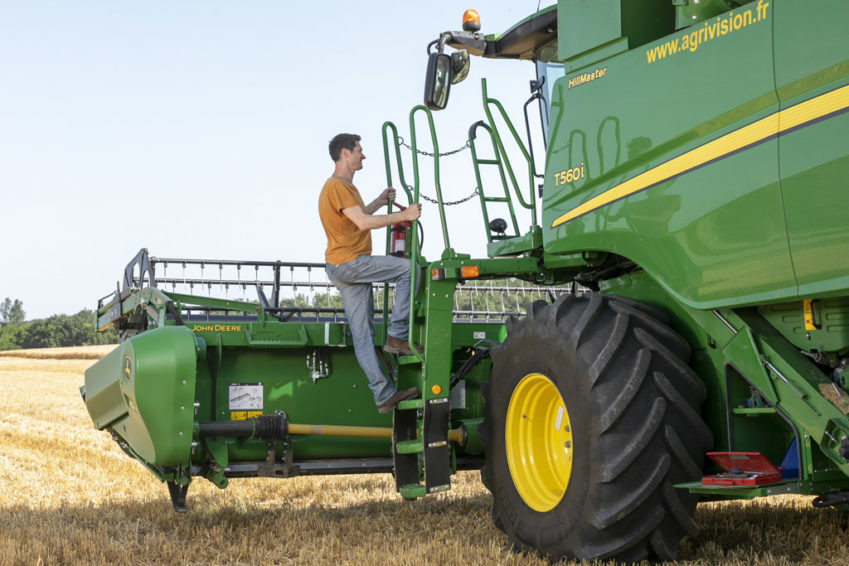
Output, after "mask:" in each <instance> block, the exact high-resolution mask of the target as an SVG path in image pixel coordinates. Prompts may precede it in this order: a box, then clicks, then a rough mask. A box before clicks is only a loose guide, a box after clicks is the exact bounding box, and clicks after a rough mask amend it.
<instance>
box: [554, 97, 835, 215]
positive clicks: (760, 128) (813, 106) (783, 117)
mask: <svg viewBox="0 0 849 566" xmlns="http://www.w3.org/2000/svg"><path fill="white" fill-rule="evenodd" d="M846 108H849V85H847V86H844V87H840V88H838V89H836V90H832V91H831V92H827V93H825V94H821V95H819V96H817V97H814V98H812V99H810V100H806V101H805V102H800V103H799V104H795V105H793V106H791V107H789V108H785V109H784V110H781V111H779V112H776V113H774V114H770V115H769V116H767V117H765V118H761V119H760V120H757V121H755V122H752V123H751V124H748V125H746V126H743V127H742V128H739V129H737V130H734V131H733V132H730V133H728V134H725V135H724V136H722V137H719V138H717V139H715V140H713V141H711V142H708V143H706V144H704V145H701V146H699V147H697V148H695V149H692V150H690V151H688V152H686V153H683V154H681V155H679V156H678V157H674V158H672V159H670V160H669V161H667V162H665V163H661V164H660V165H658V166H657V167H653V168H652V169H649V170H648V171H646V172H644V173H640V174H639V175H637V176H636V177H632V178H630V179H628V180H627V181H625V182H624V183H620V184H618V185H616V186H615V187H612V188H610V189H608V190H606V191H605V192H603V193H601V194H600V195H597V196H595V197H593V198H591V199H590V200H588V201H586V202H585V203H583V204H582V205H580V206H578V207H576V208H573V209H572V210H570V211H569V212H567V213H565V214H562V215H560V216H558V217H557V218H556V219H555V220H554V222H552V223H551V227H552V228H554V227H556V226H559V225H560V224H564V223H566V222H569V221H570V220H573V219H575V218H577V217H579V216H582V215H584V214H587V213H588V212H592V211H593V210H596V209H599V208H601V207H603V206H605V205H608V204H610V203H612V202H613V201H616V200H619V199H621V198H625V197H627V196H630V195H632V194H634V193H637V192H639V191H641V190H643V189H645V188H648V187H651V186H654V185H657V184H658V183H662V182H664V181H666V180H669V179H671V178H673V177H676V176H678V175H681V174H682V173H685V172H687V171H690V170H691V169H695V168H697V167H700V166H702V165H704V164H705V163H709V162H711V161H715V160H717V159H721V158H723V157H726V156H728V155H730V154H732V153H734V152H735V151H739V150H741V149H743V148H745V147H747V146H750V145H753V144H756V143H758V142H761V141H763V140H765V139H767V138H769V137H771V136H775V135H777V134H780V133H782V132H786V131H788V130H792V129H795V128H799V127H802V126H805V125H807V124H809V123H812V122H814V121H816V120H818V119H820V118H822V117H823V116H826V115H828V114H831V113H833V112H839V111H841V110H845V109H846Z"/></svg>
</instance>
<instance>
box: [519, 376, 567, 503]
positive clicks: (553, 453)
mask: <svg viewBox="0 0 849 566" xmlns="http://www.w3.org/2000/svg"><path fill="white" fill-rule="evenodd" d="M504 433H505V434H504V437H505V438H504V441H505V448H506V452H507V466H508V467H509V469H510V476H511V477H512V478H513V484H514V485H515V486H516V489H517V490H518V492H519V495H520V496H521V497H522V499H523V500H524V501H525V503H526V504H527V505H528V507H530V508H531V509H533V510H534V511H539V512H540V513H545V512H547V511H551V510H552V509H554V507H556V506H557V504H558V503H560V500H561V499H563V494H565V493H566V487H567V486H568V485H569V478H570V477H571V475H572V423H571V422H570V421H569V412H568V411H567V410H566V403H564V402H563V397H561V396H560V392H559V391H558V390H557V387H556V386H555V385H554V383H552V381H551V380H550V379H548V378H547V377H546V376H544V375H542V374H539V373H529V374H528V375H526V376H525V377H523V378H522V379H521V380H520V381H519V383H518V384H517V385H516V389H514V390H513V394H512V395H511V396H510V403H509V404H508V405H507V421H506V423H505V426H504Z"/></svg>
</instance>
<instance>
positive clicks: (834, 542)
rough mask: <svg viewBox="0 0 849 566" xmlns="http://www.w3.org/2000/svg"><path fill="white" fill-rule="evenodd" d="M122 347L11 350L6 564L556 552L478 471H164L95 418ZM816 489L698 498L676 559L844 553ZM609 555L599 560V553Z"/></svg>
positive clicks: (838, 528)
mask: <svg viewBox="0 0 849 566" xmlns="http://www.w3.org/2000/svg"><path fill="white" fill-rule="evenodd" d="M110 349H111V347H109V346H106V347H103V346H96V347H86V348H65V349H54V350H29V351H17V352H2V353H0V564H2V565H3V566H6V565H17V564H27V565H29V564H45V565H47V564H110V565H121V564H163V565H164V564H245V565H248V564H250V565H256V564H356V565H357V566H365V565H372V564H374V565H386V564H399V565H407V564H410V565H412V564H440V565H441V564H456V565H463V566H472V565H483V564H487V565H489V564H506V565H519V564H521V565H543V564H548V562H547V561H545V560H543V559H542V558H540V557H539V556H536V555H522V554H518V553H515V552H512V551H511V550H510V548H509V545H508V542H507V538H506V537H505V536H504V535H503V534H501V533H500V532H499V531H498V530H497V529H496V528H495V527H494V526H493V525H492V522H491V520H490V511H489V509H490V496H489V493H488V492H487V491H486V489H485V488H484V487H483V486H482V485H481V483H480V481H479V479H478V478H479V476H478V473H477V472H462V473H459V474H457V475H456V476H455V477H454V488H453V489H452V490H451V491H450V492H448V493H444V494H440V495H435V496H429V497H427V498H425V499H422V500H419V501H414V502H407V501H403V500H402V499H401V498H400V497H399V496H398V495H397V494H396V493H395V492H394V485H393V482H392V478H391V477H390V476H389V475H388V474H377V475H359V476H327V477H303V478H294V479H288V480H285V479H242V480H233V481H232V482H231V483H230V487H229V488H227V489H226V490H223V491H221V490H218V489H217V488H215V487H214V486H213V485H212V484H210V483H209V482H206V481H205V480H197V481H195V482H193V483H192V486H191V488H190V489H189V495H188V505H189V512H188V513H187V514H184V515H178V514H176V513H174V512H173V511H172V510H171V505H170V500H169V498H168V493H167V489H166V487H165V485H164V484H161V483H160V482H159V481H158V480H156V479H155V478H154V477H153V476H152V475H151V474H150V473H149V472H147V471H146V470H145V469H144V468H142V466H141V465H139V464H138V463H136V462H134V461H132V460H131V459H130V458H128V457H127V456H125V455H124V453H123V452H122V451H121V450H120V449H119V448H118V446H117V445H115V443H114V442H113V441H112V440H111V438H110V436H109V435H108V434H107V433H105V432H98V431H96V430H94V428H93V427H92V425H91V421H90V420H89V417H88V413H87V412H86V410H85V406H84V404H83V402H82V400H81V398H80V394H79V386H80V385H82V382H83V377H82V375H83V372H84V371H85V369H86V368H87V367H88V366H89V365H91V364H92V363H93V362H94V361H95V360H96V359H98V358H99V357H101V356H102V355H104V354H105V353H106V352H108V351H109V350H110ZM810 499H811V498H810V497H801V496H777V497H772V498H765V499H761V500H756V501H753V502H742V503H740V502H722V503H711V504H701V505H700V506H699V508H698V510H697V512H696V520H697V522H698V523H699V525H700V526H701V529H702V530H701V533H700V534H699V535H698V536H697V537H695V538H689V539H685V540H684V542H683V544H682V546H681V550H680V553H679V556H680V559H679V560H678V561H677V562H675V563H674V564H704V565H729V566H730V565H734V566H741V565H748V564H754V565H760V566H773V565H784V564H807V565H822V564H833V565H845V564H847V563H849V532H847V515H846V514H843V513H840V512H837V511H834V510H818V509H814V508H812V507H811V506H810ZM599 564H601V563H599Z"/></svg>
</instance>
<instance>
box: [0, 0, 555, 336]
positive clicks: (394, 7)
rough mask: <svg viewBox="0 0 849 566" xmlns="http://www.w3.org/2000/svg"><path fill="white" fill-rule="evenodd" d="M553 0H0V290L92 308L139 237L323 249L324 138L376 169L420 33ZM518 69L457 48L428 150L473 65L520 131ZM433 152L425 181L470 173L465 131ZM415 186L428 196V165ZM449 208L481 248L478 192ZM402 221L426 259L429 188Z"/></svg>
mask: <svg viewBox="0 0 849 566" xmlns="http://www.w3.org/2000/svg"><path fill="white" fill-rule="evenodd" d="M553 3H554V2H553V1H552V0H518V1H517V0H513V1H508V0H488V1H486V2H482V3H479V4H478V5H474V4H471V3H470V4H468V5H466V4H461V3H458V2H451V1H447V0H433V1H431V2H428V3H424V4H423V3H419V2H398V1H392V0H379V1H365V2H347V1H322V2H284V1H282V0H278V1H241V2H235V1H233V0H230V1H218V0H207V1H202V2H201V1H194V0H183V1H180V2H173V1H159V0H147V1H144V2H141V1H135V2H132V1H122V2H115V1H108V0H100V1H84V0H77V1H74V2H67V1H60V0H56V1H47V0H28V1H26V2H18V1H13V0H0V300H2V299H3V298H5V297H10V298H12V299H20V300H21V301H23V306H24V310H25V311H26V314H27V319H28V320H31V319H35V318H43V317H47V316H50V315H53V314H62V313H64V314H73V313H76V312H78V311H79V310H81V309H83V308H89V309H94V308H95V307H96V304H97V299H98V298H100V297H103V296H105V295H107V294H108V293H110V292H111V291H112V290H114V289H115V285H116V281H117V280H118V279H119V278H120V277H121V276H122V273H123V269H124V266H125V265H126V264H127V262H129V261H130V259H132V258H133V256H135V254H136V253H137V252H138V250H139V249H140V248H148V250H149V251H150V253H151V255H153V256H158V257H187V258H203V259H206V258H208V259H240V260H283V261H310V262H313V261H314V262H320V261H323V257H324V247H325V243H326V240H325V238H324V233H323V231H322V228H321V225H320V223H319V219H318V212H317V198H318V193H319V191H320V190H321V186H322V185H323V183H324V181H325V180H326V179H327V178H328V177H329V176H330V175H331V174H332V171H333V163H332V161H331V160H330V157H329V156H328V154H327V143H328V141H329V140H330V139H331V138H332V137H333V136H334V135H335V134H337V133H339V132H351V133H357V134H359V135H361V136H362V138H363V139H362V142H361V143H362V146H363V151H364V153H365V155H366V161H365V163H364V168H363V170H362V171H359V172H358V173H357V174H356V176H355V178H354V182H355V184H356V185H357V186H358V188H359V190H360V192H361V193H362V195H363V198H364V200H365V201H366V202H369V201H370V200H372V199H373V198H374V197H376V196H377V195H378V194H379V192H380V191H381V190H382V189H383V188H384V187H386V185H387V181H386V173H385V168H384V159H383V148H382V145H383V143H382V125H383V124H384V122H385V121H387V120H391V121H392V122H393V123H395V124H396V126H397V127H398V132H399V134H400V135H401V136H402V137H404V138H405V139H406V140H408V141H409V139H410V137H409V132H410V125H409V115H410V110H411V109H412V108H413V106H415V105H417V104H421V102H422V93H423V90H424V87H423V85H424V74H425V67H426V64H427V53H426V47H427V44H428V43H430V42H431V41H432V40H434V39H436V38H437V37H438V34H439V33H440V32H442V31H446V30H452V29H454V30H456V29H460V27H461V23H460V22H461V17H462V13H463V11H464V10H465V9H467V8H475V9H477V10H478V12H479V13H480V14H481V19H482V31H483V32H485V33H500V32H503V31H506V30H507V29H508V28H509V27H510V26H512V25H513V24H515V23H516V22H518V21H519V20H521V19H522V18H524V17H526V16H528V15H530V14H531V13H533V12H534V11H535V10H537V9H538V7H542V8H544V7H546V6H549V5H551V4H553ZM533 73H534V71H533V65H532V64H531V63H529V62H519V61H493V60H485V59H482V58H478V57H473V58H472V65H471V70H470V73H469V76H468V78H467V79H466V80H465V82H463V83H460V84H457V85H454V87H453V88H452V91H451V95H450V99H449V105H448V108H447V109H446V110H444V111H442V112H438V113H435V114H434V124H435V128H436V131H437V136H438V139H439V149H440V151H446V150H451V149H455V148H458V147H460V146H462V145H463V144H464V143H465V142H466V136H467V131H468V128H469V126H470V125H471V124H472V123H473V122H475V121H477V120H480V119H483V118H484V117H485V116H484V114H483V109H482V104H481V86H480V84H481V78H482V77H486V78H487V82H488V89H489V93H490V95H491V96H494V97H496V98H498V99H499V100H501V102H502V103H503V104H504V106H505V108H506V109H507V111H508V113H510V115H511V117H512V118H513V120H514V121H515V122H516V124H517V127H518V128H519V129H520V131H524V125H523V119H522V105H523V104H524V101H525V100H526V99H527V98H528V96H529V94H530V93H529V90H528V81H529V80H530V79H532V78H533ZM417 116H418V117H419V119H418V121H417V127H418V130H419V132H420V133H419V139H420V140H422V139H426V138H425V132H426V128H427V126H426V123H425V121H424V119H423V118H422V114H421V113H419V114H417ZM420 144H421V145H422V146H424V147H423V149H429V147H427V146H428V145H429V142H425V141H422V142H420ZM440 165H441V170H442V171H441V172H442V175H441V186H442V191H443V197H444V200H446V201H453V200H458V199H461V198H463V197H466V196H468V195H469V194H470V193H471V192H472V191H473V190H474V188H475V180H474V174H473V170H472V167H471V162H470V158H469V151H468V150H466V151H464V152H462V153H460V154H458V155H455V156H453V157H446V158H443V159H442V160H441V163H440ZM420 167H421V168H422V170H423V171H428V172H430V171H432V161H428V160H426V159H425V158H422V161H420ZM406 176H407V178H408V183H409V182H411V179H412V171H407V172H406ZM395 178H397V177H395ZM393 185H395V186H398V185H399V184H398V183H397V181H395V182H393ZM421 191H422V193H423V194H425V195H428V196H435V191H434V189H433V182H432V173H431V174H430V179H428V180H426V179H424V175H423V181H422V187H421ZM400 200H401V202H404V200H405V199H400ZM449 212H450V214H449V216H448V227H449V234H450V237H451V242H450V243H451V245H452V247H453V248H454V249H456V250H457V251H458V252H466V253H471V254H472V255H473V256H483V255H485V244H486V239H485V234H484V231H483V223H482V220H481V212H480V206H479V204H478V203H477V201H476V200H472V201H471V202H467V203H465V204H462V205H457V206H454V207H452V208H450V209H449ZM421 222H422V225H423V229H424V231H425V244H424V252H423V253H424V255H425V256H426V257H427V258H428V259H437V258H438V257H439V255H440V254H441V252H442V249H443V247H444V243H443V242H442V238H441V228H440V223H439V216H438V212H437V210H436V207H435V205H428V204H425V206H424V208H423V213H422V219H421ZM384 237H385V236H384V235H383V234H382V233H380V234H378V233H375V234H374V235H373V239H374V241H375V248H376V250H382V249H383V242H384Z"/></svg>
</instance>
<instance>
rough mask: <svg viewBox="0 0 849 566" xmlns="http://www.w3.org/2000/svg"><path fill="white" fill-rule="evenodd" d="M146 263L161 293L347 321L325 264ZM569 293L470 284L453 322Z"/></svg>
mask: <svg viewBox="0 0 849 566" xmlns="http://www.w3.org/2000/svg"><path fill="white" fill-rule="evenodd" d="M150 264H151V266H152V267H153V274H154V277H153V283H154V285H155V286H156V287H158V288H159V289H160V290H162V291H165V292H170V293H180V294H186V295H195V296H206V297H214V298H218V299H228V300H233V301H242V302H252V303H260V304H263V305H264V306H267V307H269V308H274V309H276V308H279V309H284V310H285V311H287V312H291V313H294V314H295V315H296V316H297V318H298V319H299V320H301V321H303V320H305V319H307V320H309V319H313V320H316V321H319V320H320V321H327V320H333V321H338V322H343V321H344V320H345V313H344V310H343V308H342V300H341V297H340V295H339V292H338V291H337V290H336V287H334V286H333V284H332V283H331V282H330V280H329V279H328V278H327V273H326V271H325V266H324V264H323V263H303V262H282V261H266V262H263V261H238V260H203V259H183V258H156V257H151V258H150ZM390 288H391V286H390ZM570 291H571V288H570V287H568V286H567V287H540V286H536V285H532V284H530V283H527V282H525V281H521V280H518V279H502V280H469V281H467V282H465V283H463V284H459V285H457V291H456V293H455V296H454V321H455V322H458V323H463V322H496V323H497V322H503V321H504V320H506V319H507V318H508V317H511V316H516V317H521V316H523V315H524V314H525V309H526V307H527V305H528V304H530V303H532V302H533V301H538V300H545V301H550V300H552V299H553V297H555V296H556V295H559V294H562V293H567V292H570ZM373 295H374V311H375V315H376V316H381V315H382V313H383V302H384V300H383V296H384V285H383V284H382V283H377V284H374V285H373ZM391 307H392V292H391V290H390V293H389V308H391ZM185 308H186V310H187V311H188V312H189V313H191V312H193V311H196V312H198V313H200V312H202V311H204V310H206V311H208V310H209V309H204V308H194V307H192V306H190V305H185ZM216 313H217V315H218V316H227V314H228V312H227V309H216ZM233 314H234V315H235V314H236V313H235V312H234V313H233Z"/></svg>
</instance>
